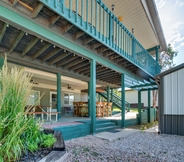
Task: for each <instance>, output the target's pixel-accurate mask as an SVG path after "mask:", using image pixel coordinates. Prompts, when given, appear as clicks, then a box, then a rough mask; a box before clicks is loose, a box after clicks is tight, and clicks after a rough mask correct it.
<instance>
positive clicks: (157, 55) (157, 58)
mask: <svg viewBox="0 0 184 162" xmlns="http://www.w3.org/2000/svg"><path fill="white" fill-rule="evenodd" d="M158 49H159V48H158V47H156V49H155V54H156V61H157V62H158V60H159V52H158Z"/></svg>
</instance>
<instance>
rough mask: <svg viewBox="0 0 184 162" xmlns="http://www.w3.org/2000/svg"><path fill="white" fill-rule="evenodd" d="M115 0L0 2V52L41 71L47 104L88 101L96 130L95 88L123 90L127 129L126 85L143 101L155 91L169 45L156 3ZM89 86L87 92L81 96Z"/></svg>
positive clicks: (37, 77)
mask: <svg viewBox="0 0 184 162" xmlns="http://www.w3.org/2000/svg"><path fill="white" fill-rule="evenodd" d="M111 3H112V2H111V1H110V0H104V1H102V0H91V1H88V0H84V1H66V0H59V1H57V0H54V1H53V0H31V1H30V0H11V1H8V0H1V1H0V53H1V55H6V56H7V60H8V62H9V63H13V64H16V66H21V67H22V66H23V67H26V68H27V69H29V70H30V69H31V71H34V70H35V75H34V76H33V79H32V80H31V82H33V83H35V86H34V89H35V91H37V93H34V94H35V96H36V95H39V94H41V93H42V92H44V93H45V94H44V96H43V97H42V100H41V103H43V104H51V101H52V102H55V103H54V104H55V106H56V108H57V111H58V112H62V111H63V110H62V108H63V106H64V105H65V104H66V105H67V104H69V105H70V104H71V103H72V102H73V101H78V100H83V99H84V100H86V99H89V101H88V103H89V112H90V113H89V114H90V116H91V133H95V131H96V129H95V125H96V117H95V111H96V109H95V107H96V87H98V88H102V89H104V88H105V89H108V90H109V89H113V88H119V87H121V88H122V97H121V109H122V119H121V126H122V127H125V87H131V88H134V89H136V90H138V91H139V99H138V101H139V103H140V101H141V100H140V99H141V98H140V97H141V91H142V90H146V91H149V90H150V89H157V85H156V83H155V81H154V76H155V75H157V74H158V73H160V66H159V64H158V56H159V52H162V51H164V50H166V48H167V47H166V42H165V38H164V34H163V31H162V27H161V23H160V19H159V16H158V13H157V8H156V5H155V2H154V0H149V1H145V0H140V1H137V0H136V1H135V0H131V1H130V0H124V1H113V5H112V4H111ZM112 6H114V7H113V8H111V7H112ZM118 17H119V19H118ZM121 21H122V22H121ZM152 56H155V58H156V59H154V58H153V57H152ZM40 71H41V72H42V73H40ZM41 85H44V86H41ZM51 85H53V86H54V87H49V86H51ZM67 87H68V89H67ZM73 89H74V90H73ZM83 89H88V94H87V95H85V94H83V93H80V92H81V90H83ZM63 91H64V92H63ZM56 92H57V95H56ZM111 92H113V91H111ZM107 94H108V95H107V96H109V92H108V93H107ZM49 96H51V97H50V101H49V102H50V103H49V102H47V103H46V100H47V101H48V98H49ZM86 96H88V97H86ZM46 98H47V99H46ZM52 104H53V103H52ZM139 105H140V104H139ZM140 109H141V108H140V106H139V113H140ZM58 117H59V118H61V115H59V116H58Z"/></svg>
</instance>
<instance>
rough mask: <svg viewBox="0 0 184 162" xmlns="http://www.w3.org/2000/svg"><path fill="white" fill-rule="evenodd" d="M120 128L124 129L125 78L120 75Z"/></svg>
mask: <svg viewBox="0 0 184 162" xmlns="http://www.w3.org/2000/svg"><path fill="white" fill-rule="evenodd" d="M121 127H122V128H125V76H124V74H121Z"/></svg>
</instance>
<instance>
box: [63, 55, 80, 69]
mask: <svg viewBox="0 0 184 162" xmlns="http://www.w3.org/2000/svg"><path fill="white" fill-rule="evenodd" d="M81 62H82V59H81V57H78V58H76V60H75V61H73V62H70V63H68V64H67V65H65V66H64V69H68V68H70V67H72V66H74V65H76V64H79V63H81Z"/></svg>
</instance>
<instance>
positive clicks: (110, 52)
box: [103, 51, 114, 57]
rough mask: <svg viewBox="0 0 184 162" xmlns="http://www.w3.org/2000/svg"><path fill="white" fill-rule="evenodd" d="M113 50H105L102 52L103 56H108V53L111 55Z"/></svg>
mask: <svg viewBox="0 0 184 162" xmlns="http://www.w3.org/2000/svg"><path fill="white" fill-rule="evenodd" d="M113 53H114V51H106V52H104V53H103V56H105V57H108V56H109V55H112V54H113Z"/></svg>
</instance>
